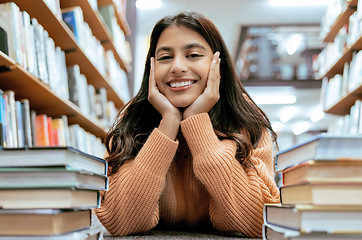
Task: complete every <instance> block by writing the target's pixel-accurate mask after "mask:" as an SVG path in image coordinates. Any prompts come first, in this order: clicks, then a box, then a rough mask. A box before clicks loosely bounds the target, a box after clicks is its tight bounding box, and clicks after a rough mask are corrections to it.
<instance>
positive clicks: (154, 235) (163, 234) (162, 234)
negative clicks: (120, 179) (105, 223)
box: [104, 230, 262, 240]
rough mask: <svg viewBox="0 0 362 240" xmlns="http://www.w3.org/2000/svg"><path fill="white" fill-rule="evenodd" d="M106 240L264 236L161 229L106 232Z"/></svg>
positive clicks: (257, 239) (247, 239) (258, 239)
mask: <svg viewBox="0 0 362 240" xmlns="http://www.w3.org/2000/svg"><path fill="white" fill-rule="evenodd" d="M104 239H105V240H121V239H145V240H154V239H228V240H233V239H235V240H236V239H238V240H242V239H245V240H260V239H262V238H244V237H242V236H240V235H235V234H221V233H195V232H180V231H160V230H154V231H151V232H149V233H147V234H143V235H134V236H124V237H112V236H110V235H109V234H108V233H105V234H104Z"/></svg>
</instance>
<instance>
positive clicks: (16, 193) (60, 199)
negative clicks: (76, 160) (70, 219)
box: [0, 188, 100, 209]
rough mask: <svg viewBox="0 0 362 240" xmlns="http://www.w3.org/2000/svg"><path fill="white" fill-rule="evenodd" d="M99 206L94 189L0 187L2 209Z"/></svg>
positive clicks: (97, 193)
mask: <svg viewBox="0 0 362 240" xmlns="http://www.w3.org/2000/svg"><path fill="white" fill-rule="evenodd" d="M99 206H100V193H99V191H96V190H83V189H75V188H59V189H58V188H33V189H15V188H13V189H0V207H1V208H2V209H46V208H51V209H69V208H73V209H92V208H98V207H99Z"/></svg>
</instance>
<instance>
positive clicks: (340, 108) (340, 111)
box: [325, 85, 362, 115]
mask: <svg viewBox="0 0 362 240" xmlns="http://www.w3.org/2000/svg"><path fill="white" fill-rule="evenodd" d="M358 99H362V85H360V86H359V87H358V88H356V89H355V90H354V91H353V92H350V93H349V94H347V96H345V97H343V98H341V99H340V100H339V101H338V102H337V103H336V104H334V105H333V106H332V107H331V108H329V109H327V110H326V111H325V112H326V113H330V114H335V115H346V114H349V111H350V109H351V107H352V106H353V105H354V104H355V102H356V100H358Z"/></svg>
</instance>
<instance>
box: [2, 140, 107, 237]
mask: <svg viewBox="0 0 362 240" xmlns="http://www.w3.org/2000/svg"><path fill="white" fill-rule="evenodd" d="M101 190H103V191H106V190H108V177H107V162H106V161H105V160H104V159H101V158H98V157H95V156H92V155H88V154H86V153H84V152H81V151H79V150H76V149H74V148H72V147H45V148H40V147H33V148H12V149H0V239H9V240H11V239H19V240H20V239H54V240H56V239H67V240H68V239H70V240H71V239H79V240H85V239H100V238H102V233H103V229H102V227H101V225H100V224H99V222H98V221H97V219H96V217H95V215H94V212H93V209H95V208H98V207H99V206H100V192H99V191H101ZM97 223H98V224H97Z"/></svg>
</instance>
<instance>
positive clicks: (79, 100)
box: [67, 64, 128, 128]
mask: <svg viewBox="0 0 362 240" xmlns="http://www.w3.org/2000/svg"><path fill="white" fill-rule="evenodd" d="M67 73H68V84H69V100H70V101H71V102H73V103H74V104H75V105H77V106H78V107H79V108H80V111H81V112H82V113H83V114H84V115H86V116H90V117H91V118H93V119H96V120H98V121H99V122H100V123H101V125H102V127H104V128H109V127H110V125H111V124H112V122H113V120H114V118H115V116H116V114H117V112H118V110H117V108H116V107H115V105H114V103H113V102H112V101H108V99H107V90H106V89H105V88H104V87H101V88H99V89H95V88H94V86H93V85H91V84H88V83H87V78H86V77H85V76H84V75H83V74H82V73H81V72H80V68H79V66H78V65H77V64H76V65H72V66H68V67H67ZM127 89H128V88H127Z"/></svg>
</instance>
